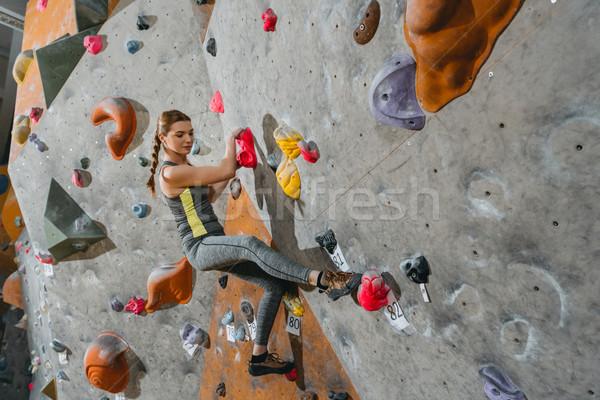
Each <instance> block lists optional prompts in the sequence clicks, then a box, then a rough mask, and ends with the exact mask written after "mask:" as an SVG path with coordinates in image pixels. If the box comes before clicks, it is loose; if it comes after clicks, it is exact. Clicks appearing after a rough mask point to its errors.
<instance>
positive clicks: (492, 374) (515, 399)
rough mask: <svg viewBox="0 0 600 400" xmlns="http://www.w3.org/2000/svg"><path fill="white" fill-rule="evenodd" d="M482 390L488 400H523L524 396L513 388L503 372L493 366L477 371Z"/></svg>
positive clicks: (517, 389) (519, 390)
mask: <svg viewBox="0 0 600 400" xmlns="http://www.w3.org/2000/svg"><path fill="white" fill-rule="evenodd" d="M479 376H481V378H482V379H483V390H484V391H485V394H486V395H487V397H488V399H490V400H525V399H526V397H525V394H524V393H523V392H522V391H521V389H519V388H517V387H516V386H514V385H513V384H512V383H511V382H510V380H509V379H508V377H507V376H506V374H505V373H504V371H502V370H501V369H500V368H498V367H496V366H495V365H491V366H489V367H482V368H480V369H479Z"/></svg>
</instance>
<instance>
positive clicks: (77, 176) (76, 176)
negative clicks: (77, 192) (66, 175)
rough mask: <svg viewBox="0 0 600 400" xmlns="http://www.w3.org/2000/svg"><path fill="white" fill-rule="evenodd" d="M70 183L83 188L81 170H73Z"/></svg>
mask: <svg viewBox="0 0 600 400" xmlns="http://www.w3.org/2000/svg"><path fill="white" fill-rule="evenodd" d="M71 182H73V184H74V185H75V186H78V187H83V170H81V169H78V168H75V169H74V170H73V172H72V173H71Z"/></svg>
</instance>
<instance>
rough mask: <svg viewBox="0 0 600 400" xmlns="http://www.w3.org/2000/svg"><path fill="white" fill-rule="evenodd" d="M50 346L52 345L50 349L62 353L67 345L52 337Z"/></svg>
mask: <svg viewBox="0 0 600 400" xmlns="http://www.w3.org/2000/svg"><path fill="white" fill-rule="evenodd" d="M50 347H52V350H54V351H56V352H57V353H62V352H63V351H65V350H67V346H65V345H64V344H62V343H61V342H60V341H58V339H54V340H53V341H52V342H51V343H50Z"/></svg>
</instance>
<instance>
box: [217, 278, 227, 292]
mask: <svg viewBox="0 0 600 400" xmlns="http://www.w3.org/2000/svg"><path fill="white" fill-rule="evenodd" d="M227 278H228V275H223V276H220V277H219V279H217V281H218V282H219V285H220V286H221V287H222V288H223V289H225V288H226V287H227Z"/></svg>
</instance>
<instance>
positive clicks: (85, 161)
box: [79, 157, 90, 169]
mask: <svg viewBox="0 0 600 400" xmlns="http://www.w3.org/2000/svg"><path fill="white" fill-rule="evenodd" d="M79 163H80V164H81V168H83V169H88V168H89V167H90V159H89V158H87V157H83V158H82V159H81V160H79Z"/></svg>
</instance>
